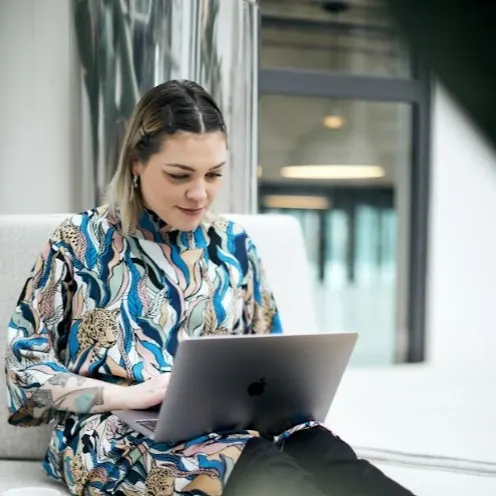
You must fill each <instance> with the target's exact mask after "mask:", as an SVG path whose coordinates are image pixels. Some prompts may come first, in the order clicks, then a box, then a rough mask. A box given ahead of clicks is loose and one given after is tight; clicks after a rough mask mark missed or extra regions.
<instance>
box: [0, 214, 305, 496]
mask: <svg viewBox="0 0 496 496" xmlns="http://www.w3.org/2000/svg"><path fill="white" fill-rule="evenodd" d="M270 332H272V333H279V332H281V324H280V320H279V316H278V312H277V309H276V305H275V303H274V299H273V296H272V293H271V292H270V290H269V288H268V287H267V285H266V281H265V277H264V273H263V269H262V266H261V263H260V260H259V257H258V255H257V251H256V248H255V246H254V244H253V242H252V240H251V239H250V237H249V236H248V235H247V233H246V232H245V231H244V229H243V228H242V227H240V226H239V225H237V224H235V223H233V222H230V221H227V220H225V219H222V218H215V219H212V220H208V221H205V222H203V223H202V224H201V225H200V226H199V227H198V228H197V229H196V230H194V231H192V232H181V231H178V230H175V229H170V228H169V226H167V225H166V224H165V223H164V222H163V221H162V220H160V219H159V218H158V216H157V215H156V214H155V213H153V212H152V211H149V210H144V211H143V213H142V216H141V218H140V221H139V225H138V229H137V230H136V231H135V232H134V233H133V234H132V235H126V236H124V235H123V234H122V231H121V229H120V223H119V220H118V218H117V217H114V216H113V215H112V214H111V213H110V210H109V209H108V208H106V207H101V208H98V209H93V210H90V211H87V212H84V213H82V214H78V215H74V216H72V217H70V218H68V219H67V220H66V221H65V222H64V223H63V224H62V225H61V226H59V227H58V228H57V229H56V230H55V232H54V233H53V235H52V236H51V237H50V239H49V241H48V242H47V244H46V245H45V247H44V248H43V250H42V252H41V253H40V255H39V257H38V259H37V260H36V263H35V264H34V267H33V269H32V272H31V274H30V277H29V278H28V280H27V282H26V284H25V286H24V288H23V290H22V294H21V295H20V298H19V301H18V304H17V307H16V309H15V311H14V313H13V315H12V319H11V322H10V327H9V337H8V342H9V346H8V350H7V357H6V372H7V385H8V393H9V422H10V423H11V424H14V425H24V426H27V425H38V424H42V423H48V422H53V424H54V430H53V434H52V438H51V442H50V445H49V447H48V450H47V454H46V457H45V460H44V461H43V466H44V468H45V469H46V471H47V472H48V474H49V475H50V476H51V477H53V478H55V479H58V480H62V481H64V482H65V484H66V485H67V486H68V487H69V489H70V490H71V492H72V493H73V494H76V495H79V494H95V495H97V494H118V495H126V496H127V495H142V494H146V495H150V496H151V495H159V494H160V495H171V496H172V495H179V494H186V493H187V494H192V493H191V492H192V491H195V490H200V491H203V493H204V494H206V495H219V494H221V493H222V490H223V487H224V485H225V483H226V481H227V479H228V477H229V475H230V473H231V470H232V468H233V466H234V464H235V462H236V460H237V459H238V458H239V456H240V454H241V453H242V450H243V447H244V446H245V444H246V442H247V441H248V440H249V439H250V438H251V437H253V436H257V435H258V433H256V432H252V431H241V432H228V433H214V434H208V435H205V436H203V437H201V438H198V439H192V440H190V441H189V442H187V443H182V444H179V445H169V444H167V443H157V442H154V441H151V440H150V439H148V438H146V437H145V436H143V435H142V434H139V433H137V432H135V431H134V430H132V429H131V428H130V427H128V426H127V425H125V424H124V423H122V421H120V420H119V419H117V417H115V416H114V415H112V414H110V413H106V414H98V415H95V414H92V415H89V414H85V415H83V414H79V415H78V414H71V413H62V412H55V411H53V410H52V409H51V408H50V406H47V407H46V408H44V407H43V403H42V402H41V403H40V401H38V400H37V401H36V402H35V401H33V399H32V396H33V394H34V393H35V392H36V391H38V389H39V388H40V387H41V386H43V385H44V384H45V383H46V382H47V381H49V380H50V379H52V380H53V378H54V376H55V375H56V374H59V373H67V372H71V373H74V374H78V375H81V376H86V377H92V378H95V379H99V380H102V381H107V382H111V383H115V384H122V385H132V384H137V383H140V382H142V381H145V380H147V379H149V378H151V377H153V376H155V375H157V374H158V373H163V372H166V371H169V370H170V369H171V368H172V366H173V362H174V355H175V353H176V350H177V347H178V344H179V343H180V342H181V340H183V339H187V338H188V337H190V336H205V335H213V334H225V335H230V334H250V333H270ZM311 425H313V423H312V424H311V423H307V424H303V425H299V426H297V427H295V428H293V429H291V430H290V431H287V432H285V433H281V436H278V437H276V438H275V439H274V442H280V441H281V440H282V439H284V438H285V437H287V436H288V435H291V433H293V432H294V431H296V430H299V429H301V428H307V427H309V426H311Z"/></svg>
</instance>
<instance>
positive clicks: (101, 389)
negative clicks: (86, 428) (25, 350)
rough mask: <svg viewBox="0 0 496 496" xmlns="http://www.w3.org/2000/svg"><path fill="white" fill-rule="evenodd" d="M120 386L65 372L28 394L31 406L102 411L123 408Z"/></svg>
mask: <svg viewBox="0 0 496 496" xmlns="http://www.w3.org/2000/svg"><path fill="white" fill-rule="evenodd" d="M123 390H124V387H123V386H118V385H115V384H109V383H106V382H103V381H99V380H96V379H91V378H89V377H82V376H79V375H76V374H71V373H69V372H61V373H59V374H57V375H55V376H53V377H52V378H51V379H49V380H48V381H47V382H46V383H45V384H43V386H41V387H40V388H39V389H38V390H36V391H35V392H34V393H33V395H32V396H31V401H32V403H33V405H32V406H33V408H34V409H39V410H59V411H64V412H73V413H103V412H108V411H111V410H119V409H124V408H125V397H124V395H123Z"/></svg>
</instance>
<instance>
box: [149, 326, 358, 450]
mask: <svg viewBox="0 0 496 496" xmlns="http://www.w3.org/2000/svg"><path fill="white" fill-rule="evenodd" d="M356 340H357V334H355V333H346V334H302V335H294V334H288V335H284V334H281V335H277V334H271V335H241V336H213V337H200V338H191V339H187V340H185V341H183V342H181V344H180V346H179V349H178V353H177V354H176V358H175V361H174V367H173V371H172V376H171V381H170V383H169V387H168V390H167V393H166V397H165V399H164V403H163V404H162V408H161V410H160V415H159V419H158V423H157V427H156V430H155V433H154V436H153V437H154V439H155V440H156V441H173V442H177V441H183V440H189V439H193V438H195V437H197V436H201V435H204V434H206V433H209V432H221V431H232V430H244V429H253V430H256V431H259V432H261V433H262V434H279V433H281V432H283V431H284V430H286V429H288V428H290V427H292V426H293V425H297V424H298V423H301V422H303V421H305V420H309V419H313V420H317V421H324V420H325V418H326V416H327V414H328V411H329V409H330V406H331V403H332V401H333V399H334V397H335V394H336V392H337V389H338V386H339V383H340V382H341V378H342V376H343V373H344V371H345V369H346V366H347V364H348V362H349V359H350V356H351V353H352V351H353V348H354V346H355V343H356Z"/></svg>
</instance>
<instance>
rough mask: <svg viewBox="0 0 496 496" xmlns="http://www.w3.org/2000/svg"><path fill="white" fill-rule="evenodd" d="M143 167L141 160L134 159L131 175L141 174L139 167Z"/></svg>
mask: <svg viewBox="0 0 496 496" xmlns="http://www.w3.org/2000/svg"><path fill="white" fill-rule="evenodd" d="M142 168H143V166H142V164H141V162H140V161H139V160H138V159H136V160H134V161H133V165H132V166H131V170H132V171H133V176H139V175H140V174H141V169H142Z"/></svg>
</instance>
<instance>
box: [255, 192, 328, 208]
mask: <svg viewBox="0 0 496 496" xmlns="http://www.w3.org/2000/svg"><path fill="white" fill-rule="evenodd" d="M263 203H264V206H265V207H268V208H294V209H310V210H326V209H328V208H330V206H331V202H330V201H329V199H328V198H326V197H325V196H303V195H266V196H264V199H263Z"/></svg>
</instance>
